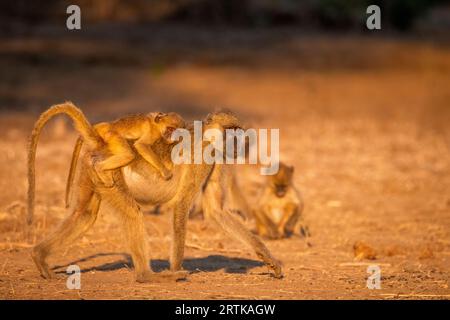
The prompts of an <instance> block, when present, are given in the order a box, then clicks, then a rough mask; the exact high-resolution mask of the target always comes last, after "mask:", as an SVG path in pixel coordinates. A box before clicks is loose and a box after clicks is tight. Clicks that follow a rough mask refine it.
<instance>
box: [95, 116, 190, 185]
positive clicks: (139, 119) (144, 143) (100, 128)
mask: <svg viewBox="0 0 450 320" xmlns="http://www.w3.org/2000/svg"><path fill="white" fill-rule="evenodd" d="M177 128H184V120H183V119H182V118H181V116H180V115H178V114H177V113H175V112H171V113H169V114H165V113H160V112H158V113H156V112H154V113H149V114H148V115H133V116H127V117H124V118H121V119H119V120H116V121H114V122H102V123H99V124H97V125H95V126H94V129H95V131H97V133H98V134H99V135H100V137H102V139H103V140H104V141H105V143H106V147H107V150H108V153H109V155H108V156H107V157H106V159H101V160H100V161H94V168H95V170H96V172H97V174H98V176H99V177H100V178H101V179H102V181H103V183H104V184H105V185H106V186H112V184H113V181H112V177H111V175H110V174H105V171H109V170H113V169H117V168H120V167H123V166H125V165H127V164H129V163H130V162H131V161H133V159H134V158H135V156H136V154H135V151H136V152H137V153H138V154H140V155H141V156H142V158H144V159H145V160H146V161H147V162H148V163H149V164H151V165H152V166H153V167H154V168H155V169H157V170H158V171H159V173H160V174H161V176H162V177H163V178H164V179H166V180H167V179H170V178H171V177H172V173H171V172H170V170H169V169H167V168H166V167H165V166H164V164H163V163H162V162H161V160H160V159H159V158H158V156H157V155H156V154H155V152H154V151H153V149H152V146H153V144H154V143H155V142H156V141H158V140H159V139H160V138H164V139H165V140H166V141H167V142H168V143H173V142H174V141H172V140H171V136H172V132H173V131H175V130H176V129H177ZM130 140H131V141H133V146H134V149H135V150H133V149H132V148H131V147H130V145H129V141H130ZM108 173H110V172H108Z"/></svg>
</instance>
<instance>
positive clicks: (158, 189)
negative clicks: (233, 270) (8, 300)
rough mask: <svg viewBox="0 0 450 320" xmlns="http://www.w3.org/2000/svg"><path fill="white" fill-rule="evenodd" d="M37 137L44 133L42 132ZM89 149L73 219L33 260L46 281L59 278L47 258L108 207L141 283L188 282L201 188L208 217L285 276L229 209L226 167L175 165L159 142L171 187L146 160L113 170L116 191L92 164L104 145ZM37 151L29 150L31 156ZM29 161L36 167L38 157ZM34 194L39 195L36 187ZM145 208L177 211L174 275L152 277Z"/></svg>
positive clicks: (213, 118)
mask: <svg viewBox="0 0 450 320" xmlns="http://www.w3.org/2000/svg"><path fill="white" fill-rule="evenodd" d="M63 113H66V112H63ZM66 114H67V113H66ZM69 116H70V114H69ZM72 119H73V117H72ZM41 122H42V121H41ZM204 124H205V127H204V128H207V127H208V126H214V127H217V125H219V126H220V127H221V128H222V130H225V129H227V128H236V127H239V126H240V124H239V121H238V119H237V118H236V117H234V116H233V115H231V114H229V113H216V114H212V115H210V116H209V117H208V118H207V119H206V120H205V121H204ZM42 126H43V125H42V123H41V127H42ZM84 129H86V128H84ZM35 131H36V130H35ZM37 131H39V130H37ZM81 134H82V133H81ZM38 135H39V132H37V136H38ZM82 135H83V134H82ZM36 139H37V138H36ZM91 140H92V139H91ZM194 143H195V142H194V139H192V141H191V146H192V148H191V149H192V150H194ZM201 143H202V144H203V146H205V144H207V142H201ZM32 145H33V144H32ZM34 146H36V143H34ZM88 147H89V148H88V150H86V151H85V152H84V153H83V155H82V157H81V165H80V168H79V178H78V182H77V186H76V192H75V193H76V197H75V202H74V205H73V206H71V208H70V209H69V210H70V215H69V216H68V217H67V218H66V219H65V220H64V221H63V223H62V224H61V225H60V226H59V228H58V229H57V230H56V231H54V232H53V233H52V234H51V235H50V236H48V237H47V238H45V239H44V240H43V241H42V242H40V243H39V244H37V245H36V246H35V247H34V248H33V251H32V256H33V260H34V262H35V263H36V266H37V267H38V269H39V271H40V273H41V275H42V276H43V277H45V278H51V277H52V276H53V275H54V274H53V272H52V271H51V269H50V268H49V266H48V264H47V262H46V260H47V258H48V256H49V255H50V254H51V253H53V252H54V251H56V250H60V249H62V248H65V247H67V246H68V245H70V244H72V243H73V242H74V241H75V240H76V239H78V238H79V237H81V236H82V235H83V234H84V233H86V232H87V231H88V229H89V228H90V227H91V226H92V225H93V224H94V222H95V220H96V218H97V213H98V209H99V206H100V203H103V204H107V205H108V206H109V208H111V210H114V211H116V212H117V213H118V216H119V217H120V218H121V225H122V227H123V231H124V234H125V236H126V238H127V242H128V245H129V250H130V253H131V257H132V260H133V264H134V268H135V275H136V280H137V281H138V282H149V281H150V282H156V281H161V280H167V279H179V278H182V277H185V275H186V273H185V272H180V270H181V264H182V260H183V256H184V245H185V235H186V223H187V219H188V213H189V210H190V209H191V207H192V205H193V201H194V200H195V197H196V195H197V194H198V193H199V192H200V191H201V189H202V187H204V196H205V197H206V199H208V200H207V201H206V203H205V210H207V211H208V215H209V216H210V217H212V218H213V219H215V221H216V222H217V223H218V225H220V226H221V227H222V228H223V229H224V230H225V232H226V233H228V234H229V235H230V236H232V237H234V238H236V239H238V240H240V241H241V242H243V243H244V244H246V245H248V246H250V247H252V248H253V250H254V251H255V253H256V255H257V256H258V257H259V258H260V259H261V260H262V261H263V262H264V263H265V264H266V265H267V266H268V267H269V268H270V269H271V270H272V271H273V275H274V276H275V277H281V276H282V271H281V265H280V263H279V262H278V261H277V260H276V259H274V258H273V257H272V255H271V254H270V252H269V250H268V249H267V248H266V246H265V245H264V244H263V243H262V241H261V240H260V238H259V237H258V236H255V235H253V234H252V233H251V232H250V231H249V230H247V229H246V227H245V226H244V225H243V224H242V223H241V221H239V219H238V218H236V217H234V216H233V214H232V213H231V211H230V210H229V209H227V199H226V195H227V192H226V188H228V186H227V185H225V183H224V182H223V181H224V179H223V173H224V170H222V169H223V168H222V165H219V164H211V165H209V164H206V163H204V162H203V163H202V164H179V165H173V163H172V161H171V151H172V148H173V146H171V145H168V144H166V143H164V142H163V141H160V142H159V143H157V144H156V145H155V147H154V149H155V153H157V155H158V156H159V157H160V158H161V160H162V161H163V163H164V164H165V165H166V166H167V167H168V168H170V169H171V170H172V172H173V177H172V179H170V180H168V181H166V180H164V179H162V178H161V177H160V174H159V173H158V172H157V170H155V169H154V168H153V167H152V166H150V165H149V164H148V163H147V162H146V161H145V160H143V159H142V158H141V157H137V158H136V159H135V160H134V161H133V162H132V163H131V164H130V165H128V166H126V167H124V168H122V169H116V170H114V172H113V179H114V182H115V184H114V186H113V187H106V186H104V185H103V184H102V182H101V180H100V179H99V178H98V177H97V175H96V173H95V170H94V168H93V166H92V161H91V159H92V158H93V157H95V156H97V155H98V154H101V153H102V152H103V150H102V148H104V145H103V144H99V145H98V147H97V148H93V147H92V141H91V146H89V145H88ZM32 151H33V150H30V154H31V152H32ZM30 158H31V159H32V160H33V161H34V155H31V157H30ZM30 163H31V162H30ZM33 168H34V162H33ZM31 171H32V170H30V172H31ZM33 174H34V171H33ZM33 181H34V180H33ZM32 190H33V192H34V185H33V188H32ZM144 204H153V205H158V204H167V205H169V206H170V207H171V208H172V209H173V217H172V232H173V239H172V246H171V253H170V272H168V271H167V272H160V273H153V272H152V270H151V268H150V266H149V258H148V246H147V240H146V231H145V226H144V219H143V214H142V212H141V210H140V208H139V205H144ZM32 207H33V203H32V202H30V208H32ZM31 212H32V211H31ZM30 221H31V217H30Z"/></svg>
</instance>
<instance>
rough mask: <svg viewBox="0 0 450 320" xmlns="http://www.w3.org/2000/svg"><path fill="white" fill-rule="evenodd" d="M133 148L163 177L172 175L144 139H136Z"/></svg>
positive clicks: (168, 177) (166, 177)
mask: <svg viewBox="0 0 450 320" xmlns="http://www.w3.org/2000/svg"><path fill="white" fill-rule="evenodd" d="M134 148H135V149H136V151H137V152H138V153H139V154H140V155H141V156H142V158H144V159H145V161H147V162H148V163H150V164H151V165H152V166H153V167H154V168H155V169H156V170H158V171H159V173H160V174H161V176H162V177H163V178H164V179H166V180H167V179H170V178H171V177H172V173H171V172H170V171H169V170H168V169H167V168H166V167H165V165H164V164H163V163H162V162H161V159H160V158H159V157H158V155H157V154H156V153H155V152H154V151H153V149H152V147H151V145H149V144H147V143H145V140H144V141H142V140H137V141H136V142H135V143H134Z"/></svg>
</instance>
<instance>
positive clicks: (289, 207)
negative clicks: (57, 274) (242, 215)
mask: <svg viewBox="0 0 450 320" xmlns="http://www.w3.org/2000/svg"><path fill="white" fill-rule="evenodd" d="M293 174H294V167H292V166H287V165H285V164H283V163H280V169H279V171H278V173H277V174H275V175H272V176H268V177H267V182H266V186H265V187H264V190H263V192H262V196H261V197H260V199H259V200H258V208H257V209H256V210H254V216H255V220H256V229H257V232H258V234H259V235H261V236H264V237H268V238H271V239H278V238H283V237H288V236H291V235H292V234H293V233H294V232H295V228H296V226H297V225H299V221H300V219H301V215H302V211H303V200H302V197H301V195H300V193H299V191H298V190H297V189H296V188H295V186H294V184H293V182H292V178H293ZM306 232H307V229H303V227H302V233H304V234H305V233H306Z"/></svg>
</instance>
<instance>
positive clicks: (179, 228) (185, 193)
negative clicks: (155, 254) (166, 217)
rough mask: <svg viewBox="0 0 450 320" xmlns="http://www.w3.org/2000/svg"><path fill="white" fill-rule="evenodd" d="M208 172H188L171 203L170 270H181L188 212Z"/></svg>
mask: <svg viewBox="0 0 450 320" xmlns="http://www.w3.org/2000/svg"><path fill="white" fill-rule="evenodd" d="M209 173H210V170H208V169H207V168H203V169H201V170H200V169H197V172H195V173H193V171H189V172H188V173H186V174H185V175H184V176H183V180H182V181H181V182H180V187H179V190H178V192H177V195H176V196H175V198H174V199H173V200H172V201H171V203H170V206H172V207H173V218H172V219H173V220H172V233H173V234H172V237H173V238H172V247H171V253H170V270H171V271H178V270H181V265H182V263H183V257H184V245H185V241H186V224H187V219H188V216H189V211H190V210H191V209H192V208H193V206H194V201H195V199H196V196H197V195H198V194H199V193H200V188H201V186H202V184H203V182H204V181H205V179H206V178H207V177H208V175H209Z"/></svg>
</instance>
